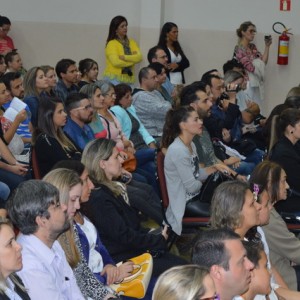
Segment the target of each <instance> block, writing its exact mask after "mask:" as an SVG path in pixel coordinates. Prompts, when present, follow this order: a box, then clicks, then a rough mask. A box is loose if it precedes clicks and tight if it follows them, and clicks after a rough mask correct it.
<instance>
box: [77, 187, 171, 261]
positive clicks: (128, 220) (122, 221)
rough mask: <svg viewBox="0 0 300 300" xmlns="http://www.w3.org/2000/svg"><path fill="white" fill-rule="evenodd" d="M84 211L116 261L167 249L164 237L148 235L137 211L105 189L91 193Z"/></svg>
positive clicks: (97, 188)
mask: <svg viewBox="0 0 300 300" xmlns="http://www.w3.org/2000/svg"><path fill="white" fill-rule="evenodd" d="M82 209H83V211H84V214H85V215H86V216H87V217H88V218H89V219H90V220H91V221H92V222H93V224H94V225H95V227H96V228H97V230H98V232H99V235H100V237H101V240H102V242H103V244H104V245H105V247H106V248H107V250H108V252H109V253H110V255H111V256H112V258H113V259H114V260H115V261H122V260H126V259H129V258H131V257H134V256H137V255H140V254H142V253H144V252H146V251H147V250H165V249H166V241H165V239H164V237H163V236H162V235H161V234H159V235H154V234H149V233H148V231H149V230H148V229H145V228H143V227H141V226H140V220H139V217H138V215H137V212H136V210H135V209H133V208H132V207H131V206H129V205H128V204H127V203H126V202H125V201H124V199H123V197H122V196H119V197H115V196H114V194H113V193H112V191H111V190H110V189H108V188H107V187H106V186H104V185H98V186H97V187H96V188H95V189H94V190H93V191H92V193H91V196H90V199H89V201H88V202H86V203H84V204H83V205H82Z"/></svg>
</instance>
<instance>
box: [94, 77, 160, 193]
mask: <svg viewBox="0 0 300 300" xmlns="http://www.w3.org/2000/svg"><path fill="white" fill-rule="evenodd" d="M97 86H98V87H99V88H100V90H101V92H102V95H103V96H104V105H103V107H102V108H100V109H98V114H99V116H100V119H101V121H102V124H103V126H104V128H105V129H106V130H107V138H109V139H112V140H114V141H115V142H116V143H117V147H118V149H119V150H122V151H125V152H126V153H127V156H128V155H129V156H130V155H131V154H134V156H135V158H136V160H137V166H136V169H135V171H134V173H133V175H134V176H133V177H134V179H136V180H138V181H142V182H146V183H148V184H150V185H151V186H152V187H153V189H154V190H155V192H156V193H157V195H160V193H159V188H158V185H157V180H156V175H155V173H156V165H155V163H154V159H155V151H154V150H153V149H139V150H137V151H136V149H135V148H134V144H133V143H132V142H131V141H130V140H128V139H127V137H126V136H125V134H124V133H123V130H122V127H121V124H120V122H119V121H118V119H117V118H116V116H115V115H114V113H112V112H111V111H110V108H111V107H112V106H113V105H114V103H115V99H116V94H115V89H114V86H113V85H112V84H111V83H109V82H105V81H102V82H99V84H98V83H97ZM124 168H125V169H126V167H125V164H124ZM141 177H142V178H141Z"/></svg>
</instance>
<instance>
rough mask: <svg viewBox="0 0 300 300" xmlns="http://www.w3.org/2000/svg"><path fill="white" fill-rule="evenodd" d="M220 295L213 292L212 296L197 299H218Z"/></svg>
mask: <svg viewBox="0 0 300 300" xmlns="http://www.w3.org/2000/svg"><path fill="white" fill-rule="evenodd" d="M220 299H221V298H220V295H219V294H215V295H214V296H212V297H208V298H201V299H199V300H220Z"/></svg>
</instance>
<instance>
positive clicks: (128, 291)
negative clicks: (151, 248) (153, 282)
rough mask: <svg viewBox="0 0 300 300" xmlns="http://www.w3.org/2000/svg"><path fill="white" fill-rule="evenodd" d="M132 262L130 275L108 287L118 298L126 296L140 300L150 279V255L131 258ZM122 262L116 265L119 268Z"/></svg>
mask: <svg viewBox="0 0 300 300" xmlns="http://www.w3.org/2000/svg"><path fill="white" fill-rule="evenodd" d="M130 261H132V262H133V264H134V265H133V271H132V274H131V275H130V276H128V277H125V278H124V279H123V280H122V281H121V282H119V283H114V284H111V285H110V288H112V289H113V290H114V291H115V292H116V293H117V294H118V295H119V296H127V297H132V298H137V299H141V298H144V297H145V295H146V291H147V288H148V285H149V282H150V279H151V275H152V269H153V258H152V256H151V254H150V253H144V254H142V255H139V256H136V257H134V258H131V259H130ZM121 264H122V262H120V263H118V264H117V266H120V265H121Z"/></svg>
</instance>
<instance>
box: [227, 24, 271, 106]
mask: <svg viewBox="0 0 300 300" xmlns="http://www.w3.org/2000/svg"><path fill="white" fill-rule="evenodd" d="M236 34H237V36H238V39H239V40H238V44H237V45H236V46H235V48H234V55H233V56H234V58H235V59H236V60H237V61H238V62H240V63H241V64H242V65H243V66H244V68H245V70H246V71H247V73H248V76H249V81H248V86H247V91H246V92H247V93H248V95H249V98H250V99H252V100H254V101H255V102H257V104H258V105H259V106H262V101H263V100H264V91H263V88H264V72H265V65H266V64H267V63H268V58H269V50H270V46H271V44H272V37H271V36H269V37H268V38H265V50H264V53H263V54H262V53H260V52H259V51H258V50H257V48H256V46H255V44H254V43H253V40H254V37H255V34H256V27H255V25H254V24H253V23H252V22H250V21H247V22H244V23H242V24H241V25H240V27H239V28H238V29H237V30H236Z"/></svg>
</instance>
